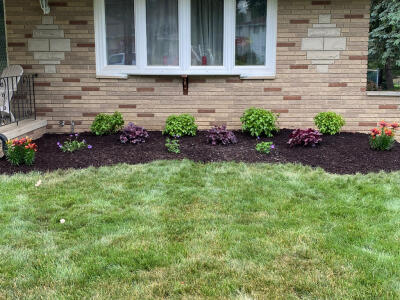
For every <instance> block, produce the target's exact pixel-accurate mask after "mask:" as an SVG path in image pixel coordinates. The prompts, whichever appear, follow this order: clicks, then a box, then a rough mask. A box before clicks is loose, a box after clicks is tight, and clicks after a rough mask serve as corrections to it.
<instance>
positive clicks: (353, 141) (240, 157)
mask: <svg viewBox="0 0 400 300" xmlns="http://www.w3.org/2000/svg"><path fill="white" fill-rule="evenodd" d="M290 132H291V130H288V129H284V130H281V131H280V132H279V133H278V134H277V135H276V136H275V137H274V138H272V139H269V138H263V139H262V141H273V142H274V143H275V145H276V150H274V151H273V153H272V154H270V155H265V154H260V153H258V152H256V150H255V146H256V144H257V140H256V139H255V138H253V137H251V136H249V135H248V134H245V133H242V132H235V134H236V136H237V138H238V140H239V143H238V144H236V145H230V146H211V145H209V144H207V142H206V141H207V138H206V133H205V132H199V133H198V135H197V136H196V137H184V138H182V139H181V151H182V153H181V154H178V155H176V154H171V153H168V152H167V150H166V148H165V146H164V145H165V137H164V136H163V135H162V134H161V132H150V139H149V141H148V142H147V143H145V144H140V145H123V144H121V143H120V142H119V140H118V137H119V136H118V135H112V136H105V137H96V136H93V135H92V134H90V133H85V134H82V135H81V137H82V138H85V139H86V140H87V141H88V143H89V144H91V145H92V146H93V149H91V150H86V149H85V150H82V151H78V152H75V153H63V152H61V151H60V150H59V149H58V147H57V141H60V142H62V141H64V140H65V139H66V137H67V135H50V134H48V135H45V136H43V137H42V138H41V139H39V140H37V141H36V143H37V145H38V147H39V152H38V153H37V156H36V161H35V164H34V165H33V166H32V167H28V166H21V167H14V166H11V165H10V164H9V163H8V162H7V161H6V159H5V158H2V159H0V173H3V174H12V173H16V172H24V173H26V172H30V171H33V170H35V171H52V170H56V169H68V168H86V167H89V166H95V167H100V166H106V165H114V164H118V163H129V164H139V163H146V162H151V161H154V160H165V159H167V160H173V159H184V158H187V159H191V160H193V161H197V162H217V161H237V162H250V163H255V162H264V163H301V164H303V165H308V166H312V167H321V168H323V169H325V170H326V171H328V172H330V173H337V174H354V173H358V172H359V173H369V172H379V171H382V170H383V171H395V170H400V144H398V143H396V145H395V146H394V147H393V149H392V150H391V151H383V152H377V151H373V150H371V149H370V147H369V144H368V135H366V134H360V133H341V134H339V135H336V136H324V137H323V142H322V144H321V145H320V146H318V147H315V148H312V147H308V148H305V147H294V148H289V146H288V145H287V141H288V136H289V134H290Z"/></svg>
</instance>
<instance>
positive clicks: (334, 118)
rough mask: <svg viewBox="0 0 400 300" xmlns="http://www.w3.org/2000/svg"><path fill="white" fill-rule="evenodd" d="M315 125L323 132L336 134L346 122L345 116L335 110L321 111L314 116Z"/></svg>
mask: <svg viewBox="0 0 400 300" xmlns="http://www.w3.org/2000/svg"><path fill="white" fill-rule="evenodd" d="M314 123H315V126H317V128H318V130H319V132H321V133H322V134H330V135H335V134H337V133H339V132H340V130H341V129H342V127H343V126H344V125H345V124H346V122H345V120H344V119H343V117H342V116H341V115H339V114H337V113H335V112H333V111H328V112H321V113H319V114H318V115H316V116H315V118H314Z"/></svg>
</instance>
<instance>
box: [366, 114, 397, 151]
mask: <svg viewBox="0 0 400 300" xmlns="http://www.w3.org/2000/svg"><path fill="white" fill-rule="evenodd" d="M397 128H399V124H397V123H393V124H390V123H387V122H385V121H381V122H379V128H374V129H372V130H371V136H370V138H369V144H370V146H371V148H372V149H374V150H390V149H392V147H393V146H394V143H395V139H394V137H395V134H396V129H397Z"/></svg>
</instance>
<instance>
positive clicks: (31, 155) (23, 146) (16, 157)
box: [5, 137, 38, 166]
mask: <svg viewBox="0 0 400 300" xmlns="http://www.w3.org/2000/svg"><path fill="white" fill-rule="evenodd" d="M37 150H38V147H37V145H36V144H35V143H32V139H30V138H28V137H25V138H21V139H14V140H9V141H7V149H6V152H5V155H6V158H7V160H8V161H9V162H10V163H11V164H13V165H15V166H20V165H24V164H25V165H28V166H30V165H32V164H33V162H34V161H35V156H36V152H37Z"/></svg>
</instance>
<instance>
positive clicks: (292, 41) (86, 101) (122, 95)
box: [6, 0, 399, 132]
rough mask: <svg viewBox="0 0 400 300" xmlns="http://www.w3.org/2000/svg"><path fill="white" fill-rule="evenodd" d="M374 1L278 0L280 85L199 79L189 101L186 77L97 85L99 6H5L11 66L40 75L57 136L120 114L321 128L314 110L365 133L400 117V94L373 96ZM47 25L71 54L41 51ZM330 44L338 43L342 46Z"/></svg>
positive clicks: (153, 120)
mask: <svg viewBox="0 0 400 300" xmlns="http://www.w3.org/2000/svg"><path fill="white" fill-rule="evenodd" d="M369 2H370V1H369V0H332V1H312V0H279V12H278V44H277V76H276V79H274V80H240V79H239V78H238V77H226V76H225V77H221V76H204V77H198V76H193V77H190V79H189V93H188V95H183V88H182V79H181V78H179V77H154V76H153V77H149V76H130V77H129V79H127V80H123V79H96V68H95V48H94V28H93V1H92V0H73V1H69V0H68V1H67V0H64V1H63V0H57V1H53V0H50V1H49V3H50V6H51V14H50V16H52V17H53V18H48V19H46V18H45V19H44V18H42V16H43V14H42V11H41V10H40V7H39V1H33V0H30V1H26V0H6V14H7V17H6V20H7V32H8V51H9V60H10V63H11V64H21V65H23V66H24V68H25V70H26V72H35V73H39V78H38V79H37V84H36V91H37V98H36V99H37V106H38V115H39V117H41V118H46V119H47V120H48V124H49V125H48V128H49V130H50V131H52V132H62V131H68V130H70V126H68V124H70V122H71V121H72V120H73V121H75V123H76V128H77V129H78V130H80V131H83V130H87V129H88V127H89V126H90V124H91V122H92V120H93V118H94V116H95V115H96V114H97V113H100V112H113V111H115V110H118V111H121V112H122V113H123V114H124V116H125V119H126V120H127V121H134V122H135V123H138V124H140V125H142V126H145V127H147V128H148V129H161V128H162V127H163V124H164V122H165V119H166V118H167V116H168V115H170V114H173V113H191V114H193V115H195V117H196V119H197V122H198V123H199V125H200V127H201V128H207V127H210V126H211V125H214V124H227V125H228V126H229V127H230V128H238V127H239V126H240V121H239V118H240V116H241V114H242V112H243V110H244V109H246V108H248V107H250V106H257V107H264V108H267V109H271V110H273V111H275V112H278V113H280V125H281V127H289V128H294V127H309V126H313V117H314V116H315V114H316V113H318V112H321V111H326V110H334V111H337V112H339V113H341V114H342V115H344V117H345V118H346V121H347V125H346V128H345V129H346V130H351V131H365V130H368V129H369V128H370V127H371V126H373V124H376V122H377V121H379V120H381V119H387V120H388V121H398V119H399V111H398V103H397V102H398V100H399V99H398V98H395V97H377V98H376V97H367V96H366V92H365V87H366V70H367V46H368V26H369ZM43 26H45V27H43ZM46 26H47V27H46ZM49 26H51V27H49ZM41 28H47V29H49V30H58V31H59V32H58V33H55V34H58V38H60V39H63V41H60V43H56V44H54V43H53V47H62V48H63V50H65V51H64V52H62V53H63V55H61V56H58V55H57V56H56V57H52V58H54V59H53V60H51V57H46V56H43V55H39V56H38V54H35V52H37V51H40V49H39V48H40V47H41V46H43V45H39V44H37V43H35V42H34V41H32V39H34V38H35V36H36V37H37V36H38V33H37V30H40V29H41ZM329 28H330V29H329ZM333 28H336V29H333ZM321 29H322V31H321ZM324 29H327V30H324ZM60 31H62V35H61V33H60ZM327 32H331V33H330V34H329V33H327ZM39 36H40V34H39ZM325 38H337V39H339V40H337V43H334V44H337V45H338V49H333V48H331V47H332V43H330V41H329V40H326V39H325ZM343 38H345V39H343ZM309 39H316V40H309ZM30 40H31V41H30ZM321 43H322V44H321ZM35 45H36V46H35ZM321 45H322V46H321ZM329 45H330V46H329ZM35 47H36V48H35ZM38 47H39V48H38ZM44 47H45V49H44V50H42V51H45V50H46V49H47V44H46V45H45V46H44ZM48 47H51V44H50V43H49V46H48ZM49 49H50V48H49ZM43 58H46V60H43ZM60 120H64V121H66V124H67V126H65V127H64V128H61V127H59V126H58V123H59V121H60Z"/></svg>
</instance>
